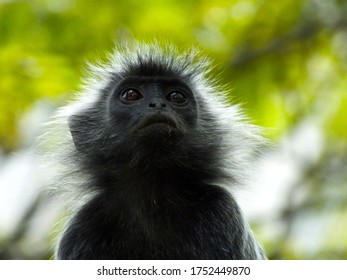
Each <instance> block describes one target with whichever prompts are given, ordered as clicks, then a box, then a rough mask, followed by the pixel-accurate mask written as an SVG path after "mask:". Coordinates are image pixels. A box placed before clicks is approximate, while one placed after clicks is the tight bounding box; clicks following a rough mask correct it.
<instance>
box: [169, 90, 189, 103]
mask: <svg viewBox="0 0 347 280" xmlns="http://www.w3.org/2000/svg"><path fill="white" fill-rule="evenodd" d="M166 99H167V100H169V101H170V102H172V103H176V104H179V105H183V104H184V103H185V102H186V101H187V98H186V96H185V95H184V94H183V93H182V92H180V91H172V92H170V93H169V94H168V95H167V96H166Z"/></svg>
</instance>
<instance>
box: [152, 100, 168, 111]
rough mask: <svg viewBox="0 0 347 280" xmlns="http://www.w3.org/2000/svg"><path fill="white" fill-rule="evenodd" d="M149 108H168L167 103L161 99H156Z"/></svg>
mask: <svg viewBox="0 0 347 280" xmlns="http://www.w3.org/2000/svg"><path fill="white" fill-rule="evenodd" d="M149 107H150V108H153V109H162V108H165V107H166V103H165V102H164V101H163V100H162V99H161V98H154V99H153V100H151V102H150V103H149Z"/></svg>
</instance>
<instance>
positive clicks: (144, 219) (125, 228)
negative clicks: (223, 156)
mask: <svg viewBox="0 0 347 280" xmlns="http://www.w3.org/2000/svg"><path fill="white" fill-rule="evenodd" d="M133 187H143V188H145V187H146V186H145V185H142V186H133ZM178 189H179V191H181V192H182V193H179V194H177V193H175V191H174V190H170V189H167V188H164V190H163V192H162V195H157V196H156V197H153V196H152V195H150V194H148V193H147V194H146V192H142V193H141V192H140V193H141V194H140V195H138V194H139V192H136V193H135V192H131V191H130V192H122V191H120V192H108V193H106V192H105V193H102V194H101V195H98V196H96V197H95V198H94V199H92V200H91V201H90V202H89V203H88V204H87V205H86V206H85V207H84V208H83V209H81V210H80V211H79V212H78V213H77V215H76V216H75V217H74V218H73V219H72V221H71V223H70V226H69V227H68V228H67V230H66V232H65V233H64V235H63V238H62V240H61V242H60V246H59V251H58V258H61V259H244V258H252V256H251V255H247V254H248V253H246V248H244V244H245V241H246V239H247V232H245V230H244V228H243V220H242V216H241V214H240V212H239V209H238V207H237V205H236V204H235V203H234V201H233V199H232V198H231V197H230V196H229V195H228V194H227V193H226V192H225V191H224V190H222V189H220V188H218V187H215V186H194V187H192V186H180V187H179V188H178ZM184 189H186V191H184ZM197 190H199V191H197Z"/></svg>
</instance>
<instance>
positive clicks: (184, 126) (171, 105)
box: [108, 77, 197, 144]
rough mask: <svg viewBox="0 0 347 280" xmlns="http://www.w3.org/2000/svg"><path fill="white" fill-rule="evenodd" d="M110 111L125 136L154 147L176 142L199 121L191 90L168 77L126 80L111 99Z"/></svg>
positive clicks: (110, 115) (113, 120) (179, 81)
mask: <svg viewBox="0 0 347 280" xmlns="http://www.w3.org/2000/svg"><path fill="white" fill-rule="evenodd" d="M108 111H109V117H110V118H111V120H112V122H114V123H115V124H117V126H118V129H119V128H120V129H121V131H122V132H123V133H126V134H127V135H131V137H133V136H137V139H141V141H146V142H149V143H152V144H160V143H163V142H165V143H177V141H179V140H180V139H181V137H182V136H183V135H184V133H185V132H186V131H187V130H191V129H194V127H195V125H196V120H197V104H196V99H195V97H194V95H193V92H192V91H191V89H190V88H189V87H188V86H187V85H186V84H185V83H184V82H182V81H181V80H179V79H174V78H166V77H131V78H127V79H125V80H123V81H122V82H120V83H119V84H118V85H117V86H116V88H115V89H114V90H113V92H112V94H111V96H110V99H109V106H108ZM118 131H119V130H118Z"/></svg>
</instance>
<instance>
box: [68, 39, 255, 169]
mask: <svg viewBox="0 0 347 280" xmlns="http://www.w3.org/2000/svg"><path fill="white" fill-rule="evenodd" d="M91 70H92V71H91V72H92V75H91V78H89V79H88V80H87V81H86V87H85V89H84V90H83V91H82V92H81V94H80V96H79V97H78V98H77V101H76V102H74V103H72V104H71V105H69V106H67V109H68V110H67V112H68V113H67V114H65V115H68V124H69V129H70V132H71V136H72V140H73V143H74V150H75V151H74V155H75V156H77V158H78V161H79V162H82V163H87V166H91V169H93V170H95V168H96V167H97V166H100V167H101V169H102V170H110V168H109V167H110V166H116V165H118V166H124V165H126V166H135V165H141V164H142V166H143V164H146V166H147V169H148V165H151V167H152V166H155V167H157V166H160V165H161V164H162V163H163V164H165V163H168V162H174V163H176V165H178V166H188V165H189V166H190V167H191V166H194V165H196V166H197V167H196V168H200V169H201V168H203V167H201V166H202V165H203V166H211V165H216V166H217V165H218V166H224V165H225V164H228V163H226V162H223V163H221V160H222V161H224V159H225V158H227V159H228V160H229V159H231V161H233V160H234V158H233V157H234V156H238V157H239V159H240V161H239V162H236V161H235V162H233V163H232V164H235V165H234V167H233V168H235V169H237V166H238V165H239V166H241V165H242V162H244V158H242V159H241V157H243V156H244V155H245V154H244V153H243V151H244V150H248V149H249V145H248V144H247V143H249V141H247V139H248V138H253V137H248V136H250V134H249V132H250V131H252V128H251V126H249V125H248V124H245V123H244V122H239V121H240V120H241V118H240V116H241V117H242V115H241V114H239V111H238V108H237V107H236V106H230V105H229V106H225V104H224V103H223V101H222V100H221V98H220V93H219V92H218V89H217V87H216V86H215V81H214V80H213V79H211V78H209V77H208V73H209V71H210V70H211V66H210V63H209V62H208V60H207V59H206V58H205V57H202V56H200V54H199V53H198V52H197V51H194V50H193V51H192V50H189V51H186V52H183V53H182V52H178V51H177V50H176V49H175V48H174V47H172V46H171V45H167V46H164V47H161V46H160V45H159V44H148V45H147V44H139V43H135V44H133V45H131V46H125V47H123V48H122V47H121V48H117V49H116V50H115V52H114V53H112V54H111V55H110V57H109V63H107V64H106V65H105V64H102V65H99V66H91ZM241 123H242V125H240V124H241ZM244 128H246V129H244ZM252 141H253V140H252ZM239 142H243V143H244V144H245V147H246V148H245V149H243V148H242V147H240V148H238V149H237V153H238V154H236V152H235V153H234V155H231V156H230V153H232V152H234V150H233V149H234V146H235V145H238V143H239ZM247 145H248V146H247ZM194 161H195V162H194ZM166 166H167V165H166ZM230 166H231V165H230ZM106 167H107V168H106Z"/></svg>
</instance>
